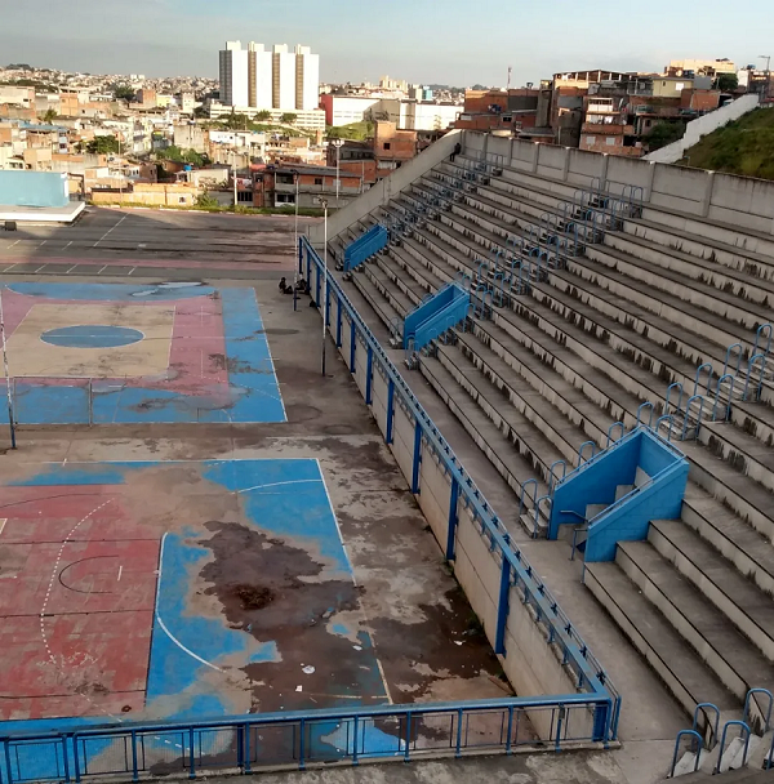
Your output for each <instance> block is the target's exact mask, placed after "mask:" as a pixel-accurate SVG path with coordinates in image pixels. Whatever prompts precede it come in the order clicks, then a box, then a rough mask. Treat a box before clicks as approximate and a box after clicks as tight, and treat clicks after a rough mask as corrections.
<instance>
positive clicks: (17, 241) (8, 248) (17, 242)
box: [6, 240, 21, 250]
mask: <svg viewBox="0 0 774 784" xmlns="http://www.w3.org/2000/svg"><path fill="white" fill-rule="evenodd" d="M20 242H21V240H16V242H12V243H11V244H10V245H9V246H8V247H7V248H6V250H11V248H12V247H13V246H14V245H18V244H19V243H20Z"/></svg>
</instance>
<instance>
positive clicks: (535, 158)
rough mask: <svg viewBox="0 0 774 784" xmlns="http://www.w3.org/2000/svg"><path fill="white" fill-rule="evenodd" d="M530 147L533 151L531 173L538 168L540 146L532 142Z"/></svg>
mask: <svg viewBox="0 0 774 784" xmlns="http://www.w3.org/2000/svg"><path fill="white" fill-rule="evenodd" d="M532 147H533V149H534V154H533V156H532V172H533V173H534V172H536V171H537V168H538V162H539V161H540V145H539V144H538V143H537V142H532Z"/></svg>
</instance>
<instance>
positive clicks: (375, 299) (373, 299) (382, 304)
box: [344, 274, 400, 327]
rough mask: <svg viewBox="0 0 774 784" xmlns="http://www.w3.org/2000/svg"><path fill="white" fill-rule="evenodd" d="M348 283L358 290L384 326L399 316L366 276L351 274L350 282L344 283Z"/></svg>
mask: <svg viewBox="0 0 774 784" xmlns="http://www.w3.org/2000/svg"><path fill="white" fill-rule="evenodd" d="M350 284H351V285H353V286H354V287H355V288H356V289H357V290H358V291H359V292H360V294H361V295H362V296H363V298H364V299H365V300H366V302H368V304H369V305H370V306H371V308H372V309H373V311H374V313H376V315H377V316H378V317H379V319H380V320H381V321H382V323H383V324H384V325H385V326H387V327H389V326H390V325H391V324H393V323H394V321H395V319H398V318H400V316H399V315H398V311H397V310H395V308H394V307H393V306H392V305H391V304H390V303H389V302H388V301H387V300H386V299H385V297H384V295H383V294H382V293H381V291H379V289H378V288H377V287H376V286H375V285H374V284H373V283H372V282H371V281H370V280H369V278H368V277H366V276H365V275H360V274H356V275H353V276H352V279H351V281H350V283H349V284H344V285H345V286H346V285H350Z"/></svg>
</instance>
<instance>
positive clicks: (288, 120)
mask: <svg viewBox="0 0 774 784" xmlns="http://www.w3.org/2000/svg"><path fill="white" fill-rule="evenodd" d="M297 119H298V115H297V114H293V112H284V113H283V114H281V115H280V122H281V123H282V124H283V125H293V123H295V121H296V120H297Z"/></svg>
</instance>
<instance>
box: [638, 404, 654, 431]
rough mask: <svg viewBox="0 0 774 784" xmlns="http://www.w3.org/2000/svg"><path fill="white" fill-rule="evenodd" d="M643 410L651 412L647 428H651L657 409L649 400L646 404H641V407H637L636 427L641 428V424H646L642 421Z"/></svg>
mask: <svg viewBox="0 0 774 784" xmlns="http://www.w3.org/2000/svg"><path fill="white" fill-rule="evenodd" d="M643 409H644V410H647V411H649V412H650V414H649V416H648V424H647V427H650V426H651V425H652V424H653V415H654V414H655V413H656V408H655V406H654V405H653V403H651V402H650V401H649V400H646V401H645V402H644V403H640V405H639V406H638V407H637V424H636V425H635V427H639V426H640V425H641V424H645V423H644V422H641V421H640V419H641V417H642V412H643Z"/></svg>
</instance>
